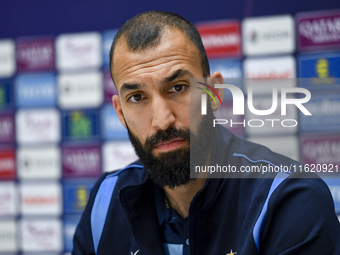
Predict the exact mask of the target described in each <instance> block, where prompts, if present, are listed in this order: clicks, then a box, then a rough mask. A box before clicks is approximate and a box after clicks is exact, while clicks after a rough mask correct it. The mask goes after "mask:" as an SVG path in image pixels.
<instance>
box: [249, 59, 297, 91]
mask: <svg viewBox="0 0 340 255" xmlns="http://www.w3.org/2000/svg"><path fill="white" fill-rule="evenodd" d="M243 66H244V75H245V78H246V79H244V86H245V90H246V91H247V89H248V88H250V87H253V88H254V94H257V95H259V94H262V95H265V94H270V93H271V92H272V91H271V89H270V88H272V87H273V84H275V86H276V87H280V88H284V87H295V86H296V80H295V79H290V78H295V76H296V74H295V69H296V65H295V59H294V58H293V57H292V56H285V57H276V58H247V59H245V60H244V62H243ZM264 79H268V80H267V81H266V80H264ZM274 79H276V80H274Z"/></svg>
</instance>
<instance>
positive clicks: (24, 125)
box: [16, 109, 60, 143]
mask: <svg viewBox="0 0 340 255" xmlns="http://www.w3.org/2000/svg"><path fill="white" fill-rule="evenodd" d="M16 133H17V141H18V142H19V143H43V142H59V140H60V115H59V111H58V110H57V109H42V110H37V109H32V110H19V111H18V112H17V114H16Z"/></svg>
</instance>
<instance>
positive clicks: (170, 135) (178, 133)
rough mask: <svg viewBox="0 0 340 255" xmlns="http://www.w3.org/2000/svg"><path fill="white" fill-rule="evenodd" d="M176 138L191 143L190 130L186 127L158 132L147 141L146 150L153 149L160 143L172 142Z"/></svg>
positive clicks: (170, 128) (169, 128)
mask: <svg viewBox="0 0 340 255" xmlns="http://www.w3.org/2000/svg"><path fill="white" fill-rule="evenodd" d="M175 138H182V139H183V140H188V141H189V142H190V130H189V129H188V128H186V127H183V128H175V127H168V128H167V129H165V130H158V131H157V132H156V133H155V134H153V135H152V136H150V137H148V138H147V139H146V140H145V145H144V146H145V149H151V150H152V149H153V148H154V147H156V145H158V144H159V143H164V142H168V141H171V140H173V139H175Z"/></svg>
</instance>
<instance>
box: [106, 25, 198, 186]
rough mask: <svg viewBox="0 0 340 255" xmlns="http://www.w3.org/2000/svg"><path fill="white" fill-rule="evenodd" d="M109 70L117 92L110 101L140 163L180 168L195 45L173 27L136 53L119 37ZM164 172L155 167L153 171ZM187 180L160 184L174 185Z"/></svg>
mask: <svg viewBox="0 0 340 255" xmlns="http://www.w3.org/2000/svg"><path fill="white" fill-rule="evenodd" d="M112 72H113V76H114V78H115V84H116V86H117V90H118V92H119V97H117V96H114V97H113V105H114V108H115V110H116V112H117V115H118V117H119V119H120V121H121V122H122V124H123V125H124V126H125V127H127V128H128V130H129V134H130V139H131V142H132V143H133V145H134V146H135V149H136V152H137V154H143V153H144V157H146V158H144V160H143V158H142V157H143V155H138V156H139V157H140V158H141V160H142V161H143V163H144V164H145V165H146V162H144V161H147V160H148V159H149V160H151V161H152V162H153V161H158V162H157V166H155V167H156V168H157V167H158V168H167V167H170V166H172V168H176V169H172V170H171V171H179V172H182V170H181V169H179V168H181V167H188V166H189V164H190V156H189V153H190V143H189V140H190V78H197V77H202V68H201V59H200V57H199V52H198V49H197V48H196V47H195V46H194V44H193V43H192V42H191V41H190V40H189V39H188V38H187V37H186V36H185V35H184V34H183V33H182V32H181V31H179V30H177V29H169V30H166V31H165V33H164V34H163V35H162V37H161V42H160V44H159V45H158V46H156V47H155V48H150V49H146V50H144V51H141V52H140V51H136V52H131V51H129V50H128V47H127V45H126V42H125V38H123V37H122V38H120V39H119V41H118V42H117V44H116V48H115V50H114V56H113V70H112ZM197 129H198V127H194V126H193V127H192V129H191V130H193V131H194V133H195V131H196V132H197ZM145 153H146V154H145ZM184 161H185V162H184ZM152 162H151V163H152ZM158 163H160V164H161V165H159V164H158ZM184 165H185V166H184ZM147 170H148V169H147ZM165 172H166V169H158V172H157V175H160V174H161V173H165ZM149 174H150V173H149ZM151 174H152V173H151ZM182 174H183V173H182ZM170 175H171V173H170ZM175 175H178V172H177V173H176V174H175ZM185 175H187V174H185ZM169 178H170V177H166V179H169ZM188 178H189V177H188V176H187V177H186V180H172V181H171V183H168V184H166V183H159V184H160V185H167V186H178V185H182V184H185V183H184V182H188V180H189V179H188ZM175 179H176V178H175Z"/></svg>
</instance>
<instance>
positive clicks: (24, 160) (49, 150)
mask: <svg viewBox="0 0 340 255" xmlns="http://www.w3.org/2000/svg"><path fill="white" fill-rule="evenodd" d="M60 158H61V157H60V149H59V148H58V147H57V146H52V147H50V146H49V147H20V148H19V149H18V151H17V170H18V177H19V178H20V179H58V178H60V177H61V163H60V161H61V160H60Z"/></svg>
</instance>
